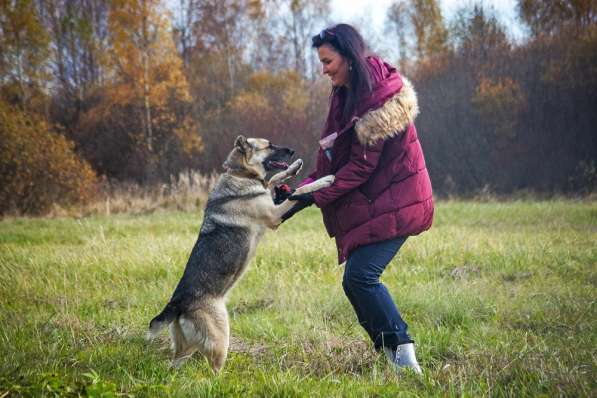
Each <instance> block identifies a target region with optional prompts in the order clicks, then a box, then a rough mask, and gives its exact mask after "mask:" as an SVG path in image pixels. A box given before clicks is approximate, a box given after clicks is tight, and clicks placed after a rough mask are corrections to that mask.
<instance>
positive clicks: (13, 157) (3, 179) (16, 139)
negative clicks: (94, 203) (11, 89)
mask: <svg viewBox="0 0 597 398" xmlns="http://www.w3.org/2000/svg"><path fill="white" fill-rule="evenodd" d="M96 182H97V178H96V175H95V172H94V171H93V170H92V168H91V166H90V165H89V164H88V163H87V162H86V161H84V160H82V159H81V158H79V156H77V154H76V153H75V151H74V144H73V143H72V142H71V141H69V140H67V139H66V138H65V137H64V136H62V135H60V134H57V133H56V132H54V131H53V130H52V129H51V128H50V126H49V125H48V123H47V122H46V121H44V120H43V119H41V118H40V117H38V116H36V115H33V114H26V113H24V112H22V111H20V110H18V109H17V108H14V107H11V106H10V105H8V104H6V103H3V102H1V101H0V215H1V214H6V213H21V214H42V213H45V212H47V211H48V210H49V209H50V207H51V206H52V204H53V203H56V204H59V205H70V204H75V203H80V202H84V201H87V200H89V199H90V198H91V196H92V195H93V193H94V192H95V188H96Z"/></svg>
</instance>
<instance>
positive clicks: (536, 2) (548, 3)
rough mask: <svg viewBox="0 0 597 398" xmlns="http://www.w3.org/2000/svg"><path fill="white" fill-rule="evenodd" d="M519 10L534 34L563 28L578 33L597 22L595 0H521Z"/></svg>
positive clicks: (558, 31)
mask: <svg viewBox="0 0 597 398" xmlns="http://www.w3.org/2000/svg"><path fill="white" fill-rule="evenodd" d="M518 11H519V14H520V16H521V18H522V20H523V21H524V22H525V23H526V24H527V25H528V26H529V28H530V30H531V33H532V34H533V36H540V35H555V34H558V33H561V32H562V30H570V31H572V32H574V34H575V35H578V34H580V33H581V32H583V31H585V30H586V29H587V28H588V27H590V26H591V25H595V24H596V23H597V2H595V0H519V1H518Z"/></svg>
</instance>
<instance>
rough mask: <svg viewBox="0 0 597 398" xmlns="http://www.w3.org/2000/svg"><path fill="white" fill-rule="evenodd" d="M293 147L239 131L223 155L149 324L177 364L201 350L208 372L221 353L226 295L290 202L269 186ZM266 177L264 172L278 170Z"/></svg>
mask: <svg viewBox="0 0 597 398" xmlns="http://www.w3.org/2000/svg"><path fill="white" fill-rule="evenodd" d="M293 154H294V151H293V150H292V149H289V148H281V147H277V146H275V145H272V144H271V143H270V142H269V141H268V140H265V139H261V138H248V139H247V138H245V137H244V136H242V135H241V136H238V137H237V138H236V140H235V142H234V148H233V149H232V151H231V152H230V154H229V155H228V158H227V159H226V161H225V162H224V165H223V166H224V169H225V172H224V173H223V174H222V175H221V176H220V177H219V179H218V182H217V183H216V185H215V187H214V189H213V190H212V191H211V192H210V194H209V196H208V200H207V205H206V208H205V213H204V218H203V224H202V226H201V229H200V231H199V237H198V239H197V242H196V243H195V246H194V247H193V250H192V252H191V255H190V258H189V260H188V262H187V265H186V268H185V270H184V273H183V275H182V278H181V279H180V281H179V282H178V285H177V286H176V289H175V290H174V293H173V294H172V298H171V299H170V301H169V302H168V304H167V305H166V307H165V308H164V309H163V310H162V312H161V313H160V314H159V315H157V316H156V317H155V318H153V319H152V320H151V322H150V324H149V331H148V332H147V338H148V339H150V340H151V339H153V338H155V337H156V336H157V335H158V333H159V332H160V331H161V330H162V329H163V328H164V327H166V326H169V328H170V338H171V341H172V348H173V351H174V356H173V360H172V366H173V367H174V368H176V367H178V366H180V365H181V364H182V363H183V362H184V361H185V360H186V359H188V358H189V357H190V356H191V355H193V353H195V352H196V351H199V352H200V353H201V354H203V355H204V356H205V357H206V358H207V360H208V362H209V364H210V366H211V368H212V369H213V371H214V373H218V372H219V371H220V370H221V369H222V367H223V366H224V362H225V361H226V356H227V354H228V345H229V334H230V329H229V324H228V312H227V310H226V295H227V293H228V292H229V291H230V290H231V289H232V287H233V286H234V284H235V283H236V282H237V281H238V280H239V279H240V278H241V276H242V274H243V272H244V271H245V270H246V268H247V265H248V263H249V261H250V260H251V258H252V257H253V256H254V254H255V249H256V247H257V244H258V243H259V240H260V239H261V237H262V236H263V234H264V232H265V231H266V229H267V228H270V229H276V228H277V227H278V226H279V225H280V224H281V222H282V216H283V215H284V214H285V213H287V212H288V211H289V210H290V209H292V208H293V206H294V205H295V204H296V203H297V202H295V201H292V200H285V201H284V202H282V203H281V204H279V205H275V204H274V201H273V198H272V189H273V188H274V186H275V185H276V184H279V183H281V182H282V181H285V180H287V179H289V178H291V177H293V176H295V175H296V174H297V173H298V172H299V171H300V169H301V167H302V165H303V161H302V160H301V159H298V160H296V161H295V162H293V163H292V164H291V165H290V166H289V165H288V162H289V160H290V159H291V157H292V156H293ZM278 170H281V171H279V172H277V174H274V175H273V176H272V177H271V178H269V179H267V175H268V174H270V173H272V172H274V171H278ZM333 182H334V176H333V175H329V176H325V177H323V178H320V179H318V180H316V181H314V182H313V183H311V184H309V185H304V186H302V187H300V188H298V189H297V190H296V192H295V194H304V193H309V192H314V191H316V190H318V189H322V188H325V187H329V186H330V185H332V184H333Z"/></svg>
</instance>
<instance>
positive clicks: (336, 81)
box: [317, 43, 349, 86]
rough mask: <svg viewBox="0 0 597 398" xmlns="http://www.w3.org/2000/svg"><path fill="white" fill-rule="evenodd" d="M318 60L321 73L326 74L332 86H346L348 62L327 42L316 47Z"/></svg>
mask: <svg viewBox="0 0 597 398" xmlns="http://www.w3.org/2000/svg"><path fill="white" fill-rule="evenodd" d="M317 52H318V53H319V61H320V62H321V65H322V67H323V74H324V75H328V76H329V77H330V80H331V81H332V85H333V86H347V85H348V82H349V78H348V62H347V61H346V59H345V58H344V57H343V56H342V55H340V53H339V52H337V51H336V50H335V49H334V47H332V46H331V45H329V44H327V43H326V44H323V45H321V46H320V47H319V48H318V49H317Z"/></svg>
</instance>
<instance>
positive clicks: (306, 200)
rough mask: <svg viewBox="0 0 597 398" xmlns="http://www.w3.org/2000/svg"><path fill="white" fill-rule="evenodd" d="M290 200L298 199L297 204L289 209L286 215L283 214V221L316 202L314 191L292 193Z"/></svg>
mask: <svg viewBox="0 0 597 398" xmlns="http://www.w3.org/2000/svg"><path fill="white" fill-rule="evenodd" d="M288 200H294V201H296V204H295V205H294V206H292V208H291V209H290V210H288V211H287V212H286V213H284V215H282V222H284V221H286V220H288V219H289V218H290V217H292V216H293V215H294V214H295V213H298V212H299V211H301V210H303V209H304V208H305V207H309V206H311V205H312V204H313V203H315V199H314V198H313V192H307V193H302V194H298V195H290V196H289V197H288Z"/></svg>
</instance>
